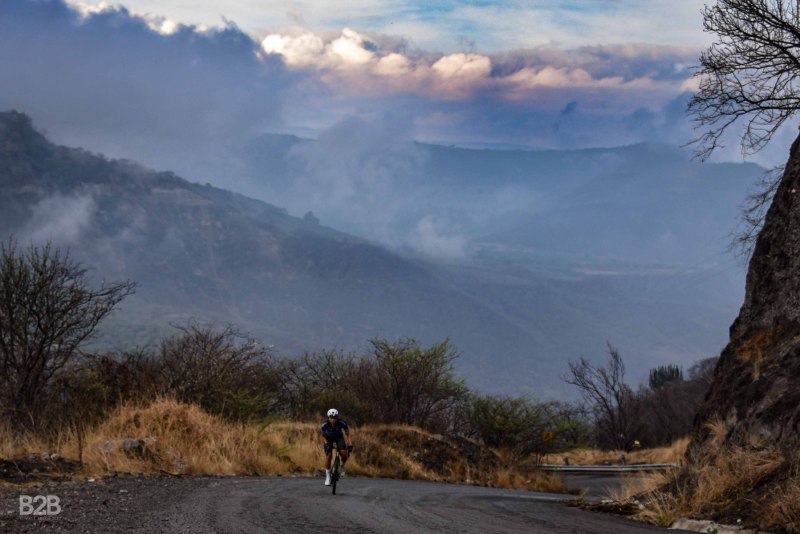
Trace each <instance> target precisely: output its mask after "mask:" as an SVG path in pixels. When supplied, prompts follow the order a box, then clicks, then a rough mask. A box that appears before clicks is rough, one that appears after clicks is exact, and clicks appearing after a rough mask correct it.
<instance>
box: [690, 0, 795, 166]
mask: <svg viewBox="0 0 800 534" xmlns="http://www.w3.org/2000/svg"><path fill="white" fill-rule="evenodd" d="M703 27H704V30H705V31H707V32H710V33H715V34H716V35H717V37H718V39H717V41H716V42H715V43H714V44H712V45H711V47H710V48H708V49H707V50H706V51H705V52H703V53H702V54H701V56H700V64H701V66H700V68H699V69H698V72H697V73H696V77H697V78H698V79H699V91H698V93H697V94H696V95H695V96H694V97H693V98H692V99H691V101H690V102H689V112H690V113H691V114H693V115H694V116H695V122H696V124H697V126H698V128H702V129H706V131H705V133H703V134H702V135H701V136H700V137H699V138H698V139H696V140H695V142H696V143H697V145H698V151H697V152H698V155H699V156H700V157H701V158H702V159H705V158H707V157H708V156H709V155H710V154H711V152H713V150H714V149H715V148H717V147H719V146H721V137H722V135H723V133H724V132H725V131H726V130H728V129H729V128H730V127H731V126H732V125H733V124H734V123H736V122H738V121H739V119H742V120H744V121H745V128H744V132H743V133H742V135H741V138H740V144H741V148H742V152H743V153H744V154H752V153H754V152H757V151H758V150H760V149H761V148H762V147H763V146H764V145H765V144H766V143H767V142H768V141H769V140H770V139H771V138H772V136H773V135H774V134H775V132H776V131H777V130H778V129H779V128H780V127H781V126H782V125H783V124H784V123H785V122H786V120H787V119H789V118H790V117H791V116H792V115H793V114H794V113H795V112H796V111H797V109H798V107H800V87H798V76H800V3H798V2H797V1H796V0H717V2H716V4H715V5H713V6H706V7H705V8H704V9H703Z"/></svg>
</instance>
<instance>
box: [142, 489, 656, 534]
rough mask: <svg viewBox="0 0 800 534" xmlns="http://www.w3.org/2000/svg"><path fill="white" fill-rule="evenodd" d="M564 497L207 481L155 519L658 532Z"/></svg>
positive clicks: (382, 528) (284, 525) (189, 525)
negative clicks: (582, 507)
mask: <svg viewBox="0 0 800 534" xmlns="http://www.w3.org/2000/svg"><path fill="white" fill-rule="evenodd" d="M564 498H565V496H564V495H552V494H544V493H531V492H522V491H509V490H497V489H492V488H479V487H472V486H459V485H452V484H435V483H425V482H409V481H398V480H380V479H344V480H342V481H341V483H340V486H339V488H338V489H337V494H336V495H331V493H330V490H329V488H326V487H324V486H323V485H322V484H321V480H320V479H230V480H216V481H211V482H209V484H208V485H206V486H205V487H203V488H200V489H198V490H197V491H195V492H193V493H192V495H188V496H186V498H185V499H183V500H182V501H180V502H177V503H175V504H173V505H172V506H170V507H169V508H167V509H165V510H161V511H160V512H159V513H158V514H156V515H155V516H154V517H153V518H152V521H151V523H150V525H149V528H151V529H153V530H154V531H162V532H176V533H184V532H185V533H188V532H196V533H201V532H209V533H211V532H248V533H249V532H252V533H256V532H281V533H284V532H286V533H308V532H312V531H318V530H324V529H330V528H338V527H345V528H346V530H347V531H348V532H352V533H406V532H407V533H437V534H438V533H442V532H480V533H482V534H486V533H505V532H509V533H510V532H513V533H519V532H532V533H569V534H576V533H598V534H600V533H604V534H607V533H609V532H613V533H615V534H626V533H643V532H655V531H663V530H664V529H658V528H654V527H650V526H647V525H643V524H639V523H634V522H632V521H629V520H626V519H624V518H620V517H613V516H607V515H603V514H596V513H589V512H584V511H581V510H578V509H576V508H571V507H568V506H566V504H565V503H564Z"/></svg>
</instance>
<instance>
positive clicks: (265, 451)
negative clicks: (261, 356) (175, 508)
mask: <svg viewBox="0 0 800 534" xmlns="http://www.w3.org/2000/svg"><path fill="white" fill-rule="evenodd" d="M318 429H319V425H318V423H316V422H314V423H299V422H275V423H269V424H260V425H258V424H244V423H231V422H228V421H225V420H223V419H222V418H220V417H216V416H213V415H210V414H208V413H206V412H204V411H203V410H202V409H201V408H200V407H198V406H196V405H189V404H184V403H180V402H177V401H175V400H172V399H169V398H160V399H157V400H156V401H154V402H152V403H151V404H149V405H145V406H140V405H134V404H131V405H123V406H121V407H119V408H116V409H115V410H113V411H112V412H111V413H110V414H109V415H108V417H107V418H106V419H105V420H104V421H103V422H101V423H100V424H99V425H97V426H95V427H93V428H90V429H87V430H86V431H85V432H84V433H83V434H82V435H81V436H79V435H78V434H76V433H75V432H62V433H60V434H59V435H58V436H57V438H56V440H55V443H54V444H51V445H49V446H48V445H47V444H45V443H44V442H41V441H39V440H35V439H27V438H10V435H11V434H9V433H6V434H4V439H2V440H0V454H2V455H3V456H4V457H9V458H10V457H21V456H24V455H27V454H31V453H34V452H37V453H38V452H41V451H45V450H46V451H49V452H57V453H58V454H60V455H61V456H62V457H65V458H72V459H78V458H80V457H81V453H82V459H83V464H82V469H81V471H80V472H79V473H78V474H77V478H83V477H103V476H109V475H113V474H117V473H131V474H134V473H137V474H138V473H142V474H172V475H218V476H233V475H243V476H249V475H256V476H264V475H269V476H314V475H318V474H320V473H321V470H322V468H323V467H324V461H325V458H324V454H323V451H322V445H321V441H320V438H319V435H318V431H319V430H318ZM353 437H354V440H353V441H354V445H355V448H354V453H353V456H352V458H351V461H349V462H348V464H347V472H348V474H350V475H356V476H365V477H382V478H398V479H410V480H430V481H440V482H454V483H464V484H476V485H485V486H494V487H503V488H524V489H528V490H537V491H550V492H561V491H565V486H564V483H563V480H562V479H561V478H560V477H558V476H555V475H553V474H548V473H542V472H540V471H537V470H531V469H527V468H524V467H518V466H514V465H511V464H509V463H507V462H505V461H504V458H505V455H504V454H503V452H502V451H493V450H489V449H487V448H486V447H483V446H481V445H479V444H477V443H475V442H473V441H471V440H467V439H463V438H461V439H458V438H449V437H443V436H438V435H433V434H430V433H428V432H425V431H423V430H420V429H418V428H414V427H408V426H401V425H370V426H363V427H360V428H354V429H353ZM79 438H82V439H79ZM126 440H127V441H126ZM129 444H133V445H132V446H131V447H128V445H129Z"/></svg>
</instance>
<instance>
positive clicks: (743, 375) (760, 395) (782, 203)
mask: <svg viewBox="0 0 800 534" xmlns="http://www.w3.org/2000/svg"><path fill="white" fill-rule="evenodd" d="M714 420H721V421H724V422H725V423H726V426H727V431H728V434H727V436H728V437H727V439H728V442H729V443H730V444H733V445H737V446H744V447H748V448H755V449H775V450H778V451H780V452H781V453H782V454H783V456H784V457H785V458H797V455H798V445H800V137H798V139H797V140H795V142H794V143H793V145H792V148H791V152H790V156H789V160H788V163H787V165H786V169H785V171H784V175H783V177H782V179H781V183H780V185H779V187H778V190H777V191H776V193H775V198H774V200H773V202H772V205H771V206H770V209H769V211H768V213H767V216H766V219H765V222H764V227H763V229H762V231H761V233H760V235H759V237H758V240H757V242H756V247H755V249H754V252H753V257H752V259H751V260H750V266H749V270H748V273H747V286H746V294H745V300H744V304H743V305H742V308H741V310H740V312H739V317H738V318H737V319H736V320H735V321H734V323H733V325H732V326H731V330H730V342H729V343H728V345H727V347H725V349H724V350H723V352H722V354H721V355H720V360H719V363H718V365H717V369H716V372H715V377H714V383H713V385H712V387H711V391H710V392H709V394H708V396H707V398H706V401H705V404H704V407H703V408H702V409H701V411H700V413H699V415H698V417H697V420H696V423H695V432H694V436H693V438H694V439H693V446H692V448H691V449H690V457H691V455H692V452H697V451H698V449H702V447H703V446H704V444H705V443H706V442H707V441H708V439H709V437H710V432H709V430H708V429H707V428H706V427H705V423H706V422H708V421H714Z"/></svg>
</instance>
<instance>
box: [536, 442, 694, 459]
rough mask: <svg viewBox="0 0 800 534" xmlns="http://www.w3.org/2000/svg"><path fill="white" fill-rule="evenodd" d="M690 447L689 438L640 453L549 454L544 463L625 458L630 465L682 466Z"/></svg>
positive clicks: (582, 450)
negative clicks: (565, 459) (566, 459)
mask: <svg viewBox="0 0 800 534" xmlns="http://www.w3.org/2000/svg"><path fill="white" fill-rule="evenodd" d="M688 446H689V438H688V437H686V438H680V439H678V440H675V442H673V443H672V444H671V445H669V446H667V447H657V448H653V449H641V450H638V451H632V452H625V451H621V450H613V451H601V450H597V449H575V450H572V451H568V452H563V453H559V454H549V455H547V456H545V458H544V463H552V464H561V463H563V461H564V457H567V458H569V463H570V464H573V465H600V464H603V463H612V464H616V463H617V462H618V461H619V459H620V457H622V456H625V461H626V462H627V463H629V464H634V463H637V464H638V463H645V464H681V463H683V457H684V456H685V455H686V448H687V447H688Z"/></svg>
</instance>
